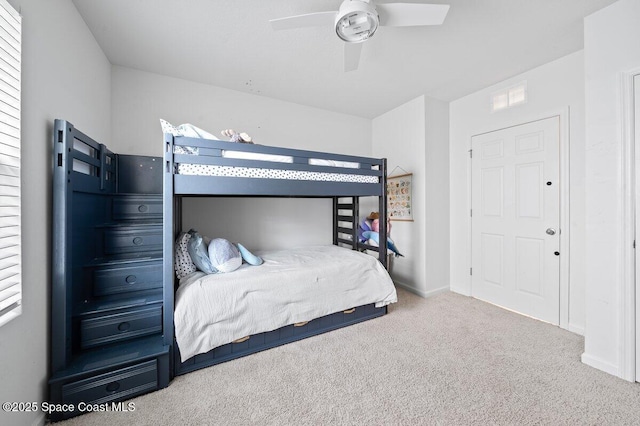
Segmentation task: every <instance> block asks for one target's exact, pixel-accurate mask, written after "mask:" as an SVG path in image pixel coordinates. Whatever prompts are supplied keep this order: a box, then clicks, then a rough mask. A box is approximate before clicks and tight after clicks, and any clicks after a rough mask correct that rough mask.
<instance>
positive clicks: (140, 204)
mask: <svg viewBox="0 0 640 426" xmlns="http://www.w3.org/2000/svg"><path fill="white" fill-rule="evenodd" d="M113 219H114V220H138V219H143V220H144V219H162V197H161V196H159V195H147V196H144V195H130V196H120V197H115V198H114V199H113Z"/></svg>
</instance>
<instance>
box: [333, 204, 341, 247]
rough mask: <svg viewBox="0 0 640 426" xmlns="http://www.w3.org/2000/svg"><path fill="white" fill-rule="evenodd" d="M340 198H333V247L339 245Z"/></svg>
mask: <svg viewBox="0 0 640 426" xmlns="http://www.w3.org/2000/svg"><path fill="white" fill-rule="evenodd" d="M339 198H340V197H333V245H334V246H337V245H338V200H339Z"/></svg>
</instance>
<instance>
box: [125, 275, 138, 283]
mask: <svg viewBox="0 0 640 426" xmlns="http://www.w3.org/2000/svg"><path fill="white" fill-rule="evenodd" d="M124 280H125V281H126V282H127V284H135V282H136V281H137V280H138V277H136V276H135V275H128V276H127V278H125V279H124Z"/></svg>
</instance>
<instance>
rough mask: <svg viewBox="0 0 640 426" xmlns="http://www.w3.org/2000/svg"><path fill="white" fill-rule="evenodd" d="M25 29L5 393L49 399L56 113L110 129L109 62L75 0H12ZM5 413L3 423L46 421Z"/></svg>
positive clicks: (2, 355)
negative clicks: (17, 284) (18, 308)
mask: <svg viewBox="0 0 640 426" xmlns="http://www.w3.org/2000/svg"><path fill="white" fill-rule="evenodd" d="M9 3H11V4H12V5H13V6H14V7H15V8H16V9H18V10H20V11H21V14H22V19H23V27H22V28H23V29H22V188H23V191H22V197H23V198H22V225H23V228H22V229H23V231H22V232H23V234H22V235H23V237H22V242H23V247H22V252H23V259H24V261H25V264H24V268H23V277H22V279H23V284H22V285H23V299H22V301H23V310H22V315H21V316H20V317H18V318H17V319H15V320H13V321H11V322H10V323H8V324H7V325H5V326H3V327H1V328H0V380H1V382H2V384H1V385H0V401H3V402H4V401H16V402H28V401H36V402H41V401H45V400H46V396H47V380H48V364H49V356H48V353H49V335H48V333H49V309H50V306H49V297H50V290H49V288H50V271H51V262H50V258H51V250H50V247H51V237H50V235H51V224H50V222H51V187H52V179H51V178H52V165H53V156H52V146H53V143H52V131H53V120H54V119H55V118H62V119H66V120H69V121H70V122H72V123H73V124H74V125H75V126H77V127H78V128H79V129H81V130H82V131H84V132H86V133H88V134H89V135H92V136H93V137H94V138H96V139H97V140H99V141H105V143H107V144H108V143H109V140H110V135H111V126H110V125H111V111H110V97H111V88H110V81H111V68H110V64H109V62H108V61H107V59H106V57H105V56H104V54H103V53H102V50H100V48H99V47H98V45H97V43H96V42H95V40H94V38H93V36H92V35H91V33H90V32H89V30H88V28H87V27H86V25H85V23H84V21H83V20H82V18H81V17H80V15H79V14H78V12H77V11H76V9H75V7H74V5H73V4H72V3H71V1H70V0H47V1H41V0H9ZM43 420H44V417H43V416H42V415H41V413H22V414H17V413H5V412H1V411H0V424H5V425H18V424H35V423H42V422H43Z"/></svg>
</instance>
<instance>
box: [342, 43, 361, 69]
mask: <svg viewBox="0 0 640 426" xmlns="http://www.w3.org/2000/svg"><path fill="white" fill-rule="evenodd" d="M363 44H364V43H345V44H344V72H349V71H355V70H357V69H358V64H359V63H360V52H362V45H363Z"/></svg>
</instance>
